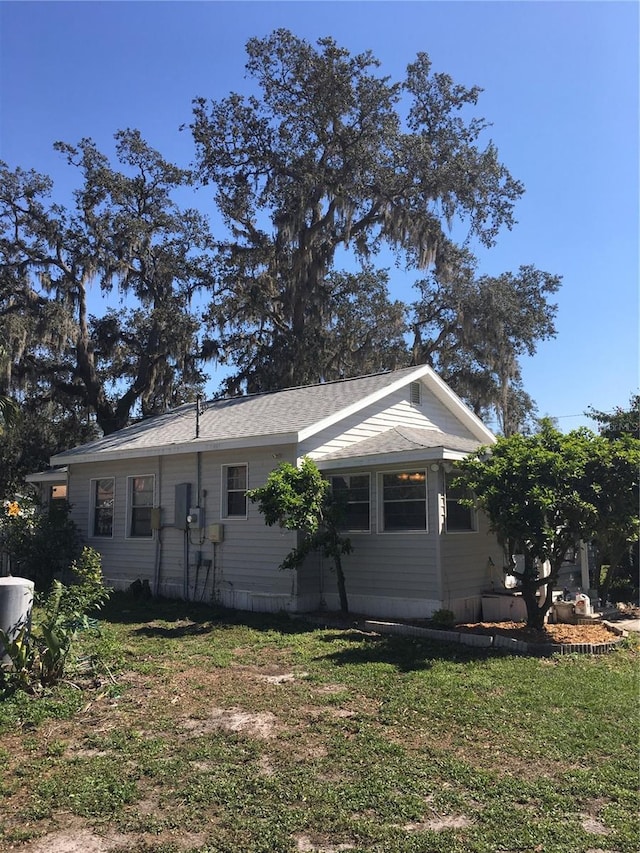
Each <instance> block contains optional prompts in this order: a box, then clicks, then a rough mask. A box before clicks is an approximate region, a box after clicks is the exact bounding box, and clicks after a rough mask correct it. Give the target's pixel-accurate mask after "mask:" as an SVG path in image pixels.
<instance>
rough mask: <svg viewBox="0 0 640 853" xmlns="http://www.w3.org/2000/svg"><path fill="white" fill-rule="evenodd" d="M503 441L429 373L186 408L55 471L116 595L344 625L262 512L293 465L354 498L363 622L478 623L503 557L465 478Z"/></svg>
mask: <svg viewBox="0 0 640 853" xmlns="http://www.w3.org/2000/svg"><path fill="white" fill-rule="evenodd" d="M494 441H495V437H494V436H493V434H492V433H491V432H490V431H489V430H488V429H487V428H486V427H485V426H484V425H483V423H482V422H481V421H480V420H479V419H478V418H477V417H476V416H475V415H474V414H473V412H471V411H470V409H469V408H468V407H467V406H466V405H465V404H464V403H463V402H462V401H461V400H460V399H459V398H458V397H457V396H456V395H455V394H454V393H453V391H452V390H451V389H450V388H449V387H448V386H447V385H446V384H445V383H444V382H443V381H442V380H441V379H440V378H439V377H438V376H437V375H436V374H435V373H434V371H433V370H432V369H431V368H430V367H428V366H426V365H423V366H420V367H410V368H405V369H403V370H398V371H395V372H391V373H383V374H376V375H371V376H364V377H360V378H357V379H346V380H341V381H337V382H328V383H325V384H320V385H314V386H308V387H301V388H292V389H289V390H284V391H278V392H273V393H265V394H257V395H250V396H245V397H237V398H232V399H220V400H215V401H212V402H208V403H206V404H205V405H204V406H200V407H198V406H197V404H186V405H183V406H180V407H179V408H177V409H175V410H173V411H170V412H168V413H165V414H162V415H159V416H157V417H153V418H149V419H147V420H143V421H141V422H139V423H136V424H134V425H132V426H130V427H127V428H125V429H123V430H121V431H119V432H117V433H114V434H112V435H109V436H105V437H103V438H101V439H98V440H96V441H93V442H91V443H89V444H85V445H82V446H80V447H75V448H73V449H71V450H68V451H66V452H64V453H60V454H58V455H56V456H54V457H53V458H52V460H51V463H52V465H54V466H64V468H65V469H66V482H65V485H66V487H67V497H68V500H69V502H70V504H71V506H72V515H73V518H74V520H75V522H76V523H77V525H78V526H79V528H80V531H81V533H82V535H83V537H84V538H85V540H86V542H87V544H89V545H91V546H92V547H94V548H96V549H97V550H98V551H99V552H100V553H101V555H102V559H103V569H104V573H105V577H106V579H107V582H108V583H109V584H110V585H111V586H114V587H116V588H126V587H128V586H129V585H130V584H131V583H132V582H134V581H136V580H142V581H144V580H147V581H148V582H149V584H150V586H151V588H152V590H153V591H154V592H155V593H159V594H162V595H165V596H167V597H182V598H186V599H191V600H197V601H201V600H202V601H212V600H214V601H216V602H219V603H221V604H222V605H224V606H228V607H232V608H237V609H240V610H256V611H274V612H275V611H280V610H285V611H292V612H293V611H298V612H304V611H310V610H315V609H318V608H321V607H326V608H328V609H330V610H334V609H338V607H339V604H338V595H337V589H336V584H335V577H334V575H333V573H332V571H331V566H330V565H329V563H328V562H327V561H324V560H323V559H321V558H320V556H318V557H317V558H316V557H314V558H313V559H311V558H310V559H308V560H307V561H306V562H305V564H304V565H303V566H302V567H301V568H300V569H298V570H296V571H283V570H281V569H279V568H278V567H279V565H280V563H281V562H282V560H283V558H284V557H285V556H286V554H287V553H289V551H290V550H291V549H292V548H293V547H294V546H295V544H296V536H297V534H296V533H295V532H291V531H286V530H283V529H280V528H272V527H267V526H266V525H265V523H264V520H263V517H262V516H261V515H260V513H259V511H258V508H257V507H256V506H255V505H253V504H251V502H249V501H248V499H247V496H246V491H247V489H251V488H255V487H257V486H260V485H262V484H264V482H265V481H266V479H267V477H268V475H269V473H270V471H272V470H273V469H274V468H275V467H276V466H277V465H278V464H279V463H280V462H282V461H288V462H291V463H293V464H296V463H297V462H298V461H299V460H300V459H301V458H302V457H304V456H309V457H311V458H312V459H313V460H314V461H315V462H316V464H317V465H318V467H319V468H320V470H321V471H322V472H323V473H324V474H325V476H326V477H327V478H328V479H329V480H330V482H331V484H332V487H333V488H334V489H340V490H342V492H343V493H344V494H345V496H346V501H347V516H348V528H349V536H350V538H351V541H352V544H353V553H352V554H350V555H349V556H348V557H346V558H345V575H346V579H347V592H348V596H349V605H350V608H351V610H352V611H353V612H359V613H366V614H367V615H371V616H380V617H405V618H408V617H411V618H427V617H428V616H430V615H431V614H432V613H433V612H434V611H436V610H438V609H441V608H446V609H449V610H452V611H454V613H455V614H456V615H457V616H458V617H459V618H467V619H471V618H475V617H479V615H480V600H481V599H480V596H481V593H482V591H483V590H487V589H490V588H492V587H493V585H494V584H496V585H501V578H502V565H503V555H502V550H501V548H500V547H499V546H498V544H497V542H496V540H495V538H494V537H493V536H492V535H490V534H489V532H488V527H487V521H486V519H485V518H484V517H482V516H481V515H478V514H476V513H475V512H474V511H472V510H470V509H469V508H467V507H464V506H463V505H462V504H461V503H460V502H459V498H460V497H461V495H460V494H459V493H458V492H456V491H455V490H454V489H453V488H452V487H451V475H450V471H451V462H452V461H454V460H456V459H460V458H463V457H464V456H465V455H466V454H467V453H469V452H471V451H473V450H475V449H476V448H477V447H479V446H480V445H488V444H492V443H493V442H494ZM61 470H62V468H61V467H58V472H59V471H61ZM51 476H54V475H51ZM57 476H58V478H60V476H61V475H60V474H59V473H58V474H57ZM37 477H38V475H32V480H34V481H35V480H37Z"/></svg>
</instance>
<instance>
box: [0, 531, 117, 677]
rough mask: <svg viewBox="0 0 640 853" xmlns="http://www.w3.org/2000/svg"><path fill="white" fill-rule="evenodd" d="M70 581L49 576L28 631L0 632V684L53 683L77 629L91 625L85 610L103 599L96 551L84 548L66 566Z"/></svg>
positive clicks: (60, 673) (88, 611)
mask: <svg viewBox="0 0 640 853" xmlns="http://www.w3.org/2000/svg"><path fill="white" fill-rule="evenodd" d="M69 570H70V572H71V573H72V574H73V576H74V577H75V579H76V582H75V583H73V584H70V585H68V586H67V585H65V584H62V583H60V581H58V580H54V581H53V582H52V584H51V587H50V589H49V591H48V592H47V593H46V594H45V595H42V594H40V595H38V597H37V598H38V604H39V605H40V608H41V615H40V618H39V619H36V620H34V626H33V629H32V631H31V633H29V632H28V629H27V628H26V627H25V626H23V627H22V628H21V629H20V631H19V633H18V635H17V637H15V638H14V639H13V640H10V639H9V637H8V636H7V635H6V634H5V633H4V632H2V631H0V643H1V644H2V645H4V646H5V648H6V651H7V654H8V655H9V658H10V660H11V666H10V667H9V668H6V667H5V668H4V669H3V670H2V671H1V672H0V688H3V689H4V690H5V691H6V690H12V689H18V688H22V689H28V690H32V691H33V690H36V689H38V688H40V687H45V686H49V685H52V684H56V683H57V682H58V681H60V679H61V678H62V677H63V675H64V672H65V667H66V664H67V660H68V657H69V652H70V651H71V648H72V645H73V642H74V640H75V639H76V637H77V635H78V631H81V630H87V629H89V628H91V627H94V625H93V622H92V620H91V618H90V614H92V613H93V612H95V611H96V610H99V609H100V608H101V607H102V605H103V604H105V603H106V601H107V600H108V598H109V595H110V591H109V590H108V589H106V588H105V586H104V582H103V578H102V565H101V558H100V554H98V552H97V551H94V549H93V548H88V547H85V548H84V549H83V550H82V554H81V555H80V557H79V559H78V560H74V561H73V562H72V564H71V566H70V567H69Z"/></svg>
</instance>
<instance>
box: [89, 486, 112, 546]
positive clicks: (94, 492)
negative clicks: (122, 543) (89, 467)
mask: <svg viewBox="0 0 640 853" xmlns="http://www.w3.org/2000/svg"><path fill="white" fill-rule="evenodd" d="M102 480H110V481H111V482H112V483H113V487H112V489H111V532H110V533H96V528H97V524H96V522H97V511H98V509H102V508H103V507H98V503H97V501H98V483H100V482H101V481H102ZM90 495H91V515H90V517H89V538H90V539H113V536H114V532H115V508H116V478H115V477H92V478H91V480H90Z"/></svg>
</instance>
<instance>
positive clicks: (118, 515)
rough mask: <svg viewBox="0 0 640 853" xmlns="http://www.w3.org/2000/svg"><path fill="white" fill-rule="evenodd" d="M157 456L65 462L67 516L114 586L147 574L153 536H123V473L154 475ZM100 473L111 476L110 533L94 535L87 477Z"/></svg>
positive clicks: (150, 567) (152, 562) (153, 553)
mask: <svg viewBox="0 0 640 853" xmlns="http://www.w3.org/2000/svg"><path fill="white" fill-rule="evenodd" d="M157 470H158V467H157V460H156V459H140V460H138V459H136V460H127V461H118V462H111V463H108V464H107V465H103V464H99V463H91V464H85V465H77V466H76V465H73V466H69V491H68V495H69V503H70V504H71V517H72V518H73V520H74V521H75V523H76V524H77V526H78V528H79V530H80V535H81V536H82V538H83V540H84V541H85V542H86V543H87V544H88V545H90V546H91V547H92V548H95V549H96V550H97V551H98V552H99V553H100V554H101V556H102V567H103V571H104V575H105V579H106V580H107V583H108V584H109V585H110V586H113V587H115V588H117V589H122V588H125V587H127V586H128V585H129V584H130V583H131V582H132V581H133V580H135V579H136V578H151V577H152V576H153V568H154V565H155V556H156V541H155V536H154V537H152V538H150V539H146V538H145V539H136V538H127V537H126V535H125V534H126V523H127V518H126V515H127V477H134V476H138V475H142V474H155V475H156V488H157ZM102 477H105V478H106V477H113V478H114V479H115V499H114V513H113V536H111V537H103V536H99V537H95V536H93V534H92V529H91V525H92V522H93V507H92V493H91V481H92V480H93V479H98V478H102Z"/></svg>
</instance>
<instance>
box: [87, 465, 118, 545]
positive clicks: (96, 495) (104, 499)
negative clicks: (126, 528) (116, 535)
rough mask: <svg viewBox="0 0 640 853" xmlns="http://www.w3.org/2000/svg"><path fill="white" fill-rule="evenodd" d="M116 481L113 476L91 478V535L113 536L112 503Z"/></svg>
mask: <svg viewBox="0 0 640 853" xmlns="http://www.w3.org/2000/svg"><path fill="white" fill-rule="evenodd" d="M115 489H116V481H115V480H114V478H113V477H104V478H102V479H100V480H92V497H93V520H92V524H91V535H92V536H113V503H114V497H115Z"/></svg>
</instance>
